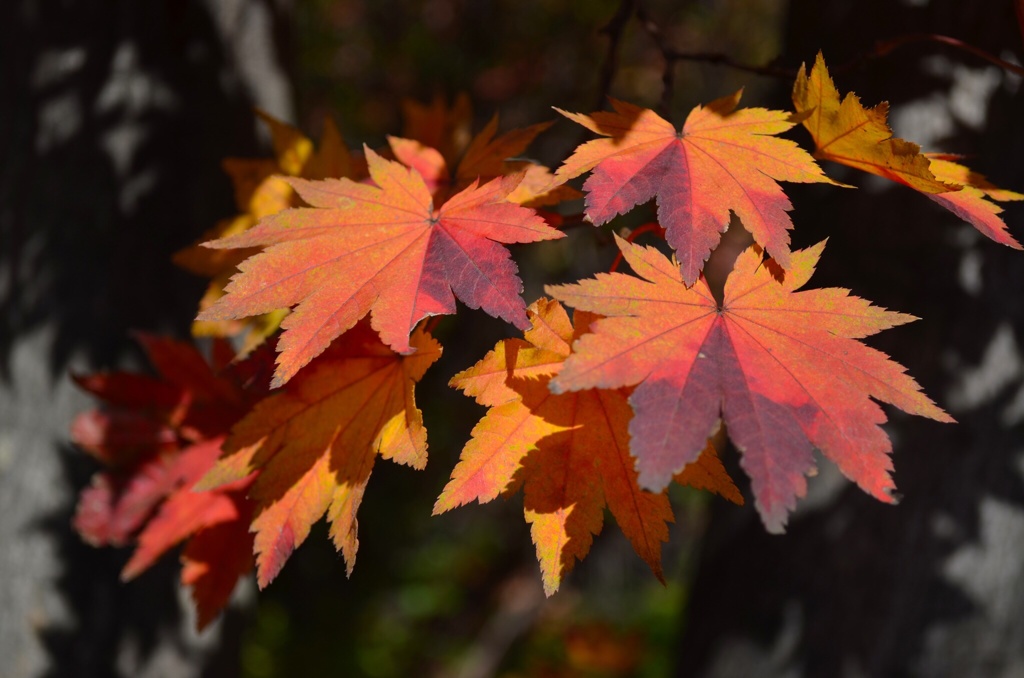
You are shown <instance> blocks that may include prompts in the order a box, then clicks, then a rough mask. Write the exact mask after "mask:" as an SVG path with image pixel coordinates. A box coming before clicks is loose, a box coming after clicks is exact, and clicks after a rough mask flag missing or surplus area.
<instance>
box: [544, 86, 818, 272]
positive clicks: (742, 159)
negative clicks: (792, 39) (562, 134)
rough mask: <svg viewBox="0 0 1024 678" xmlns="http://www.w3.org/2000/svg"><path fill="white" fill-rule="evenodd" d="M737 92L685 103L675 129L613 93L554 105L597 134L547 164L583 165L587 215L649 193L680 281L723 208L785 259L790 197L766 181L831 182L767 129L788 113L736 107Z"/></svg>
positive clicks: (720, 222) (718, 224)
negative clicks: (602, 99) (585, 102)
mask: <svg viewBox="0 0 1024 678" xmlns="http://www.w3.org/2000/svg"><path fill="white" fill-rule="evenodd" d="M741 94H742V90H741V91H739V92H736V93H735V94H733V95H732V96H727V97H723V98H721V99H717V100H715V101H713V102H711V103H710V104H707V105H706V106H698V107H696V108H694V109H693V110H692V111H691V112H690V115H689V116H688V117H687V119H686V123H685V124H684V125H683V128H682V130H681V131H679V132H677V131H676V129H675V128H674V127H673V126H672V124H671V123H670V122H668V121H667V120H665V119H663V118H661V117H660V116H659V115H657V114H656V113H654V111H651V110H649V109H643V108H640V107H638V106H634V105H632V104H629V103H626V102H623V101H617V100H614V99H612V102H611V103H612V108H614V109H615V110H614V112H597V113H593V114H591V115H589V116H588V115H582V114H579V113H568V112H566V111H562V110H560V109H555V110H557V111H558V112H559V113H561V114H562V115H564V116H566V117H567V118H569V119H570V120H573V121H575V122H577V123H579V124H580V125H583V126H584V127H586V128H587V129H589V130H591V131H592V132H595V133H597V134H601V135H603V136H605V137H607V138H604V139H594V140H592V141H588V142H586V143H585V144H583V145H581V146H580V147H579V148H577V149H576V151H575V152H574V153H573V154H572V156H570V157H569V159H568V160H566V161H565V163H564V164H563V165H562V166H561V167H560V168H559V169H558V171H557V172H556V173H555V174H556V176H557V177H559V178H560V179H561V180H563V181H566V180H569V179H572V178H573V177H577V176H579V175H581V174H583V173H584V172H588V171H590V170H593V174H591V176H590V177H589V178H588V179H587V181H586V182H585V183H584V184H583V188H584V190H585V191H586V193H587V198H586V214H587V217H588V218H589V219H590V220H591V221H593V222H594V224H597V225H600V224H603V223H605V222H607V221H609V220H611V219H612V218H613V217H615V216H616V215H619V214H624V213H626V212H628V211H629V210H631V209H632V208H633V207H634V206H636V205H638V204H640V203H643V202H647V201H648V200H650V199H651V198H655V199H656V200H657V205H658V221H659V222H660V223H661V225H662V226H663V227H664V228H665V229H666V238H667V240H668V242H669V244H670V245H671V246H672V248H673V249H674V250H675V251H676V257H677V258H678V260H679V265H680V270H681V271H682V275H683V280H685V281H686V283H687V284H693V282H694V281H695V280H696V279H697V276H698V275H699V273H700V270H701V268H702V267H703V264H704V262H705V261H706V260H707V258H708V256H709V255H710V254H711V250H713V249H714V248H715V247H716V246H717V245H718V242H719V240H720V239H721V234H722V233H723V232H724V231H725V229H726V228H727V227H728V225H729V218H730V216H729V214H730V211H731V212H732V213H734V214H735V215H736V216H737V217H739V218H740V220H741V221H742V222H743V225H744V226H745V227H746V229H747V230H748V231H749V232H750V233H751V234H752V235H753V236H754V240H756V241H757V242H758V243H759V244H760V245H762V246H763V247H764V248H765V249H767V250H768V252H770V253H771V255H772V256H773V257H774V258H775V260H776V261H777V262H778V263H779V265H780V266H782V267H783V268H786V269H788V268H789V230H790V229H792V228H793V222H792V221H791V220H790V218H789V215H788V214H787V212H789V210H791V209H792V205H791V204H790V202H789V199H788V198H787V197H786V195H785V193H783V191H782V187H780V186H779V184H778V183H776V182H777V181H793V182H804V183H806V182H822V183H835V182H833V181H832V180H831V179H829V178H828V177H826V176H825V175H824V174H823V173H822V171H821V168H820V167H818V165H817V163H815V162H814V159H813V158H812V157H811V156H810V155H809V154H808V153H807V152H806V151H804V150H803V149H801V148H800V147H799V146H797V145H796V143H794V142H792V141H789V140H788V139H780V138H778V137H776V136H774V135H776V134H780V133H782V132H785V131H786V130H788V129H790V128H791V127H793V125H794V124H795V123H794V122H793V121H792V120H791V116H790V114H789V113H786V112H784V111H772V110H767V109H764V108H743V109H739V110H737V109H736V106H737V105H738V104H739V100H740V95H741Z"/></svg>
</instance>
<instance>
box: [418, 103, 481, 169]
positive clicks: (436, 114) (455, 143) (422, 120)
mask: <svg viewBox="0 0 1024 678" xmlns="http://www.w3.org/2000/svg"><path fill="white" fill-rule="evenodd" d="M402 117H403V118H404V121H403V122H404V124H403V126H402V136H403V137H405V138H407V139H415V140H416V141H418V142H420V143H421V144H423V145H424V146H427V147H429V148H436V149H437V150H438V151H439V152H440V153H441V155H442V156H443V157H444V159H445V160H446V161H447V163H448V164H449V166H453V165H454V164H455V161H456V160H457V159H458V158H459V156H461V155H462V153H463V152H464V151H465V150H466V146H467V145H468V144H469V140H470V138H471V137H472V130H471V127H472V124H473V105H472V103H471V102H470V100H469V97H468V96H467V95H466V94H465V93H460V94H458V95H457V96H456V97H455V100H454V101H453V102H452V105H451V106H448V104H447V103H446V102H445V99H444V97H442V96H441V95H437V96H435V97H434V99H433V100H432V101H431V102H430V103H429V104H422V103H420V102H418V101H415V100H413V99H406V100H404V101H403V102H402Z"/></svg>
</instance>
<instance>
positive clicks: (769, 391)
mask: <svg viewBox="0 0 1024 678" xmlns="http://www.w3.org/2000/svg"><path fill="white" fill-rule="evenodd" d="M618 241H619V247H620V248H621V249H622V252H623V254H624V255H625V258H626V260H627V261H628V262H629V264H630V266H631V267H632V268H633V270H634V271H636V273H637V274H638V275H640V276H641V277H640V278H636V277H633V276H629V275H625V274H622V273H611V274H598V276H597V279H596V280H584V281H581V282H580V283H578V284H573V285H561V286H555V287H548V288H547V289H548V293H549V294H551V295H552V296H554V297H555V298H557V299H561V300H562V301H564V302H566V303H568V304H570V305H572V306H575V307H576V308H579V309H583V310H587V311H593V312H595V313H601V314H603V315H606V316H615V317H609V318H606V319H604V320H599V321H597V322H596V323H594V324H593V326H592V330H593V332H592V333H591V334H587V335H584V336H583V337H582V338H581V339H580V340H579V341H578V342H577V343H576V345H575V347H574V348H575V351H574V353H573V355H572V356H570V357H569V359H568V360H567V361H566V364H565V367H563V368H562V371H561V372H560V373H559V374H558V376H557V377H555V379H554V380H553V381H552V382H551V388H552V390H553V391H554V392H556V393H561V392H564V391H575V390H579V389H586V388H615V387H620V386H633V385H637V386H636V390H635V391H634V393H633V395H632V396H631V397H630V404H631V405H632V406H633V410H634V412H635V417H634V418H633V421H632V423H631V425H630V436H631V441H632V442H631V445H632V451H633V454H634V455H635V456H636V457H637V467H638V469H639V471H640V484H641V486H643V487H647V488H650V489H652V490H655V491H656V490H660V489H661V488H663V487H665V486H666V485H667V484H668V482H669V480H671V478H672V475H673V474H674V473H676V472H677V471H679V470H680V469H682V468H683V467H684V466H685V465H686V464H688V463H690V462H692V461H693V460H695V459H696V458H697V455H698V454H699V453H700V451H701V450H703V449H704V446H705V444H706V441H707V438H708V436H709V435H710V434H711V433H712V432H713V431H714V430H715V429H716V428H717V427H718V425H719V420H720V419H721V420H723V421H724V422H725V425H726V427H727V430H728V433H729V437H730V438H731V439H732V441H733V443H735V445H736V447H737V448H738V449H739V450H740V451H741V453H742V458H741V464H742V466H743V468H744V469H745V470H746V472H747V473H748V475H750V477H751V480H752V485H753V493H754V497H755V499H756V503H757V507H758V509H759V511H760V512H761V516H762V518H763V519H764V522H765V524H766V526H767V527H768V529H769V530H770V531H781V530H782V529H783V527H784V525H785V522H786V516H787V513H788V512H789V511H790V510H792V508H793V507H794V505H795V502H796V499H797V497H800V496H803V495H804V493H805V491H806V479H805V476H806V475H808V474H809V473H811V472H812V471H813V468H814V458H813V456H812V454H811V451H812V448H814V447H817V448H818V449H820V450H821V451H822V452H823V453H824V454H825V456H826V457H828V458H829V459H831V460H832V461H834V462H835V463H836V464H837V465H838V466H839V468H840V470H841V471H842V472H843V473H844V474H845V475H846V476H847V477H848V478H850V479H851V480H853V481H854V482H856V483H857V484H858V485H859V486H860V487H861V488H863V489H864V490H865V491H866V492H868V493H870V494H871V495H873V496H875V497H877V498H878V499H881V500H882V501H886V502H892V501H893V498H892V490H893V488H894V485H893V482H892V479H891V478H890V476H889V471H890V470H891V468H892V462H891V460H890V457H889V453H890V451H891V449H892V445H891V442H890V441H889V438H888V437H887V436H886V435H885V432H884V431H883V430H882V428H881V426H880V424H882V423H883V422H884V421H885V414H884V413H883V411H882V409H881V408H880V407H879V406H878V404H877V403H875V402H873V401H872V398H875V399H877V400H881V401H884V402H888V403H891V404H893V405H895V406H897V407H899V408H900V409H902V410H904V411H906V412H910V413H913V414H919V415H922V416H926V417H930V418H932V419H936V420H938V421H952V419H951V418H950V417H949V416H948V415H947V414H946V413H944V412H943V411H942V410H941V409H939V408H938V407H936V406H935V404H934V403H932V401H931V400H929V399H928V398H927V397H925V396H924V395H923V394H922V393H921V391H920V387H919V386H918V385H917V383H916V382H914V380H913V379H911V378H910V377H909V376H907V375H906V374H905V372H904V370H903V368H902V367H900V366H899V365H897V364H896V363H894V362H892V361H891V360H889V359H888V358H887V356H885V354H883V353H881V352H879V351H877V350H874V349H872V348H869V347H867V346H865V345H864V344H862V343H860V342H859V341H856V339H858V338H861V337H866V336H870V335H872V334H875V333H876V332H879V331H881V330H883V329H886V328H889V327H894V326H896V325H901V324H903V323H907V322H910V321H911V320H914V318H913V317H912V316H907V315H903V314H900V313H893V312H890V311H886V310H884V309H881V308H878V307H875V306H871V305H870V304H869V303H868V302H866V301H864V300H863V299H860V298H858V297H854V296H851V295H850V294H849V292H848V290H843V289H834V288H833V289H818V290H807V291H800V292H798V291H797V290H798V289H800V288H801V287H802V286H803V285H804V284H805V283H806V282H807V280H808V279H809V278H810V276H811V274H812V273H813V271H814V267H815V265H816V263H817V261H818V257H819V256H820V254H821V251H822V249H823V247H824V243H822V244H821V245H818V246H817V247H814V248H811V249H809V250H804V251H801V252H796V253H794V254H793V256H792V262H791V268H790V270H789V271H788V272H787V274H786V277H785V283H779V282H777V281H776V280H775V279H774V278H773V277H772V275H771V273H770V272H769V270H768V268H769V267H767V266H764V265H762V260H761V255H760V254H759V252H758V251H757V250H756V249H754V248H749V249H748V250H746V251H745V252H744V253H743V254H741V255H740V257H739V259H738V260H737V262H736V266H735V269H734V270H733V272H732V274H731V275H730V276H729V278H728V280H727V281H726V286H725V296H724V300H723V302H722V304H721V305H719V304H718V303H717V302H716V301H715V300H714V298H713V297H712V294H711V291H710V289H709V288H708V286H707V284H706V283H705V282H704V281H703V279H702V280H700V281H699V282H698V283H697V284H696V285H694V286H692V287H687V286H686V285H685V283H684V281H683V279H682V276H681V275H680V274H679V269H678V266H676V264H675V263H673V262H671V261H669V260H668V259H666V258H665V257H664V256H663V255H662V254H661V253H659V252H658V251H657V250H654V249H651V248H647V247H642V246H637V245H632V244H630V243H628V242H626V241H624V240H622V239H621V238H620V239H618Z"/></svg>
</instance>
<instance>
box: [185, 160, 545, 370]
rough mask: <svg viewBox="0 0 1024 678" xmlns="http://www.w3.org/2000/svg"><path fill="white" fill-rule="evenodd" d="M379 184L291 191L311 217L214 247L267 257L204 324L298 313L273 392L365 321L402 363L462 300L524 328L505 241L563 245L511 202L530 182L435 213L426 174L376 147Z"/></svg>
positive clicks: (292, 212) (372, 166) (298, 213)
mask: <svg viewBox="0 0 1024 678" xmlns="http://www.w3.org/2000/svg"><path fill="white" fill-rule="evenodd" d="M366 157H367V161H368V163H369V170H370V176H371V178H372V179H373V181H374V182H375V185H367V184H360V183H356V182H353V181H351V180H348V179H339V180H331V179H328V180H325V181H305V180H301V179H292V180H291V184H292V185H293V186H294V187H295V189H296V190H297V191H298V193H299V195H300V196H301V197H302V198H303V200H305V201H306V202H307V203H309V204H310V205H313V207H312V208H298V209H289V210H285V211H284V212H281V213H279V214H276V215H273V216H270V217H267V218H265V219H264V220H263V221H261V222H260V223H259V224H258V225H257V226H255V227H254V228H252V229H250V230H249V231H246V232H245V233H242V234H239V235H236V236H233V237H230V238H227V239H224V240H217V241H214V242H213V243H210V246H211V247H216V248H235V247H265V248H266V249H265V250H264V251H263V252H262V253H260V254H257V255H255V256H252V257H250V258H249V259H247V260H246V261H245V262H243V263H242V264H241V265H240V266H239V268H240V270H241V273H239V274H238V275H236V276H235V277H234V278H233V279H232V281H231V283H230V284H229V285H228V286H227V289H226V291H227V294H226V296H225V297H224V298H223V299H221V300H220V301H218V302H217V303H216V304H214V305H213V306H211V307H210V308H208V309H207V310H205V311H203V312H202V313H201V314H200V315H199V318H200V319H204V320H227V319H231V318H239V317H245V316H249V315H256V314H260V313H265V312H268V311H271V310H274V309H279V308H285V307H289V306H292V305H295V310H294V311H293V312H292V313H291V315H289V316H288V318H287V319H285V321H284V322H283V323H282V325H281V326H282V328H283V329H284V332H283V334H282V336H281V339H280V342H279V348H280V350H281V353H280V355H279V357H278V369H277V373H276V375H275V377H274V381H273V385H274V386H280V385H281V384H283V383H285V382H286V381H288V380H289V379H291V378H292V376H294V375H295V373H296V372H298V370H299V369H300V368H301V367H302V366H303V365H305V364H307V363H308V362H309V361H310V360H311V359H313V358H314V357H315V356H317V355H319V354H320V353H321V352H322V351H323V350H324V349H326V348H327V346H328V345H329V344H330V343H331V341H332V340H333V339H334V338H336V337H338V336H339V335H341V334H342V333H343V332H345V331H346V330H348V329H349V328H351V327H353V326H354V325H355V324H356V322H358V321H359V319H360V318H362V317H363V316H364V315H366V313H367V312H370V313H371V318H372V324H373V328H374V329H375V330H377V332H378V333H379V334H380V336H381V338H382V339H383V340H384V342H385V343H386V344H388V345H389V346H391V348H393V349H394V350H395V351H398V352H399V353H406V352H408V351H410V350H411V349H412V347H411V346H410V344H409V334H410V332H411V331H412V328H413V327H415V325H416V323H418V322H419V321H420V320H421V319H422V318H424V317H427V316H430V315H443V314H451V313H454V312H455V298H456V297H458V298H459V299H461V300H462V301H463V302H464V303H466V305H468V306H470V307H471V308H480V309H483V310H484V311H486V312H487V313H489V314H491V315H493V316H496V317H499V318H502V319H504V320H506V321H508V322H510V323H512V324H513V325H516V326H517V327H520V328H526V327H528V326H529V323H528V321H527V319H526V305H525V304H524V303H523V300H522V298H521V297H520V296H519V295H520V293H521V292H522V281H521V280H520V279H519V277H518V275H517V268H516V265H515V262H513V261H512V259H511V257H510V255H509V252H508V250H507V249H506V248H505V247H503V246H502V243H526V242H536V241H538V240H551V239H554V238H561V237H563V234H562V233H561V232H559V231H557V230H555V229H553V228H551V227H549V226H547V225H546V224H545V223H544V220H543V219H541V218H540V217H538V216H537V215H536V213H535V212H534V211H533V210H530V209H527V208H524V207H521V206H519V205H516V204H513V203H511V202H509V201H507V200H506V197H507V196H508V195H509V193H511V192H512V191H513V190H515V189H516V187H517V186H518V185H519V183H520V181H521V179H522V176H521V175H513V176H507V177H501V178H498V179H494V180H492V181H489V182H487V183H486V184H484V185H482V186H481V185H477V184H476V183H473V184H471V185H470V186H469V187H468V188H466V189H465V190H463V191H461V192H459V193H457V194H456V195H454V196H452V197H451V198H450V199H448V200H447V201H446V202H445V203H444V204H442V205H440V206H439V207H435V205H434V202H433V199H432V197H431V194H430V191H429V189H428V187H427V184H426V183H425V181H424V180H423V177H422V176H421V175H420V174H419V172H417V171H415V170H411V169H409V168H406V167H404V166H402V165H401V164H399V163H397V162H393V161H390V160H385V159H383V158H381V157H380V156H378V155H377V154H376V153H374V152H373V151H372V150H370V149H369V148H367V149H366Z"/></svg>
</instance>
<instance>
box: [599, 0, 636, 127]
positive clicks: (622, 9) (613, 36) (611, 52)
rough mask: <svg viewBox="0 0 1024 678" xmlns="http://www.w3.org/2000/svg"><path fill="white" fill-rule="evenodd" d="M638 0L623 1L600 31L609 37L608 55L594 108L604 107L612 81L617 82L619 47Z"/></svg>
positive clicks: (602, 69) (602, 70)
mask: <svg viewBox="0 0 1024 678" xmlns="http://www.w3.org/2000/svg"><path fill="white" fill-rule="evenodd" d="M635 5H636V0H622V2H620V3H619V9H618V10H616V12H615V16H613V17H612V18H611V20H610V21H609V22H608V23H607V24H606V25H605V27H604V28H602V29H601V30H600V33H603V34H604V35H607V36H608V53H607V55H606V56H605V58H604V65H602V66H601V79H600V82H599V85H598V90H597V101H596V102H594V108H595V109H600V108H602V107H603V106H604V102H605V100H606V99H607V98H608V93H609V92H611V89H612V81H613V80H615V72H616V71H617V70H618V69H619V47H620V45H621V43H622V34H623V33H624V32H625V30H626V25H627V24H628V23H629V20H630V18H631V17H632V16H633V11H634V9H635Z"/></svg>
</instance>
